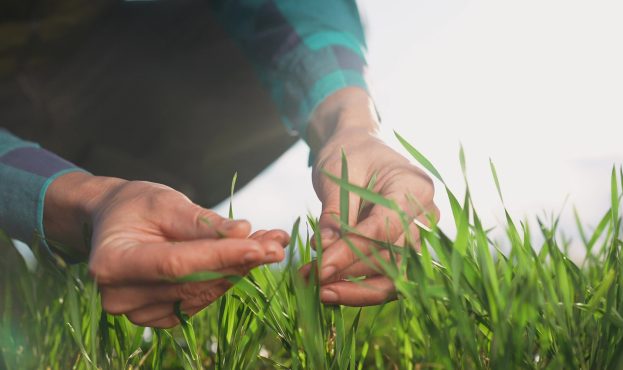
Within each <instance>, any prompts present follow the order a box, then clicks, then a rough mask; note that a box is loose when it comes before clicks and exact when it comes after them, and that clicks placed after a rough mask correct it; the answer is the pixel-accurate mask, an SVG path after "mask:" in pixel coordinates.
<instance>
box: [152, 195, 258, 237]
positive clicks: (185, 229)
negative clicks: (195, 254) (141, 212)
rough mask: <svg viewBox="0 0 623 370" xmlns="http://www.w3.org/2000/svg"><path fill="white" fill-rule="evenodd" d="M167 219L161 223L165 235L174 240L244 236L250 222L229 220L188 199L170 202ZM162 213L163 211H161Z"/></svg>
mask: <svg viewBox="0 0 623 370" xmlns="http://www.w3.org/2000/svg"><path fill="white" fill-rule="evenodd" d="M168 206H169V207H172V208H173V209H172V210H167V213H166V214H168V215H170V216H168V219H166V220H165V222H162V223H161V227H162V231H163V232H164V233H165V234H166V236H169V237H171V238H172V239H175V240H194V239H205V238H246V237H247V236H248V235H249V232H250V231H251V224H249V222H248V221H246V220H230V219H227V218H224V217H222V216H220V215H219V214H217V213H216V212H214V211H212V210H210V209H206V208H202V207H200V206H198V205H196V204H194V203H192V202H190V201H189V200H188V201H186V202H183V201H177V202H172V201H171V202H170V203H169V204H168ZM163 214H164V213H163Z"/></svg>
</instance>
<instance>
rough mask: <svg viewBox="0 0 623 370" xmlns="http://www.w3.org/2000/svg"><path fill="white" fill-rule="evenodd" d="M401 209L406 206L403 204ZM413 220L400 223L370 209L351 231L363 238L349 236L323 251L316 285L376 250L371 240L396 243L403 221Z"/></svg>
mask: <svg viewBox="0 0 623 370" xmlns="http://www.w3.org/2000/svg"><path fill="white" fill-rule="evenodd" d="M401 205H402V206H406V200H404V201H403V202H402V204H401ZM428 207H430V208H432V207H434V204H429V205H428ZM421 213H422V212H420V214H421ZM417 216H419V214H418V215H413V216H410V215H408V218H407V219H406V220H402V219H401V218H400V216H399V214H398V213H397V212H395V211H392V210H390V209H387V208H385V207H381V206H375V207H373V208H372V210H371V211H370V214H369V216H368V217H367V218H365V219H364V220H363V221H361V222H360V223H359V224H357V226H356V227H355V228H356V229H357V231H358V232H359V233H360V234H361V235H363V236H358V235H354V234H349V235H347V236H346V237H345V238H343V240H340V241H338V242H336V243H335V244H333V245H332V246H331V248H327V250H325V251H324V254H323V257H322V267H321V270H320V281H321V282H326V281H328V280H329V279H330V278H331V276H332V275H333V274H335V273H337V272H339V271H341V270H343V269H345V268H347V267H348V266H350V265H352V264H354V263H356V262H357V261H358V260H359V259H360V258H359V255H360V254H363V255H366V256H369V255H371V254H372V250H373V249H378V248H379V247H378V246H377V244H376V243H375V242H373V241H371V239H372V240H377V241H387V242H390V243H394V242H396V240H397V239H398V238H399V237H400V236H401V235H402V234H403V233H404V227H403V221H404V222H409V223H410V222H411V221H412V220H413V219H412V218H411V217H417ZM355 249H356V250H355Z"/></svg>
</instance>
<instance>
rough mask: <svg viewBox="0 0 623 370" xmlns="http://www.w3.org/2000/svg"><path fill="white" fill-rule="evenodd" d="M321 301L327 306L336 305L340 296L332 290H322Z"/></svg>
mask: <svg viewBox="0 0 623 370" xmlns="http://www.w3.org/2000/svg"><path fill="white" fill-rule="evenodd" d="M320 300H321V301H322V303H325V304H335V303H338V301H339V300H340V297H339V295H338V294H337V292H335V291H334V290H332V289H328V288H323V289H320Z"/></svg>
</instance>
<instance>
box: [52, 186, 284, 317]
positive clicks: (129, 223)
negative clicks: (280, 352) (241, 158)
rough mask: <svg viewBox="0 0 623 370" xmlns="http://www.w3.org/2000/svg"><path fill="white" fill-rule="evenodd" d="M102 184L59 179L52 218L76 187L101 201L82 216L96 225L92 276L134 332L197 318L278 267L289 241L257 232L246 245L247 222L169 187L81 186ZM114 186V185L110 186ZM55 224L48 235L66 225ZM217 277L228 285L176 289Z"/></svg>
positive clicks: (105, 301) (107, 304)
mask: <svg viewBox="0 0 623 370" xmlns="http://www.w3.org/2000/svg"><path fill="white" fill-rule="evenodd" d="M97 179H98V178H96V177H93V176H90V175H86V174H70V175H65V176H63V177H62V178H59V180H58V181H59V182H58V183H56V184H54V183H53V186H54V187H55V188H53V189H50V190H51V191H52V192H51V194H50V196H49V198H50V199H49V202H47V200H48V199H46V207H48V205H49V207H48V208H49V211H50V212H53V211H54V209H61V207H57V206H59V205H60V204H67V203H71V202H65V201H61V200H63V199H68V198H70V197H69V196H65V197H64V196H62V189H70V188H71V184H72V182H73V183H74V184H80V186H76V187H77V188H81V189H89V188H90V189H95V188H97V189H99V190H98V191H91V193H92V194H97V195H95V196H92V197H88V196H87V195H88V194H87V193H89V192H88V191H85V192H83V194H82V196H81V197H80V199H89V201H88V202H87V203H86V204H84V205H83V206H82V207H80V208H81V210H82V212H81V213H82V214H84V215H87V216H88V217H86V218H88V219H89V222H91V225H92V230H93V234H92V238H91V251H90V257H89V271H90V273H91V275H92V276H93V278H94V279H95V281H96V282H97V284H98V287H99V290H100V293H101V297H102V306H103V308H104V310H105V311H107V312H109V313H111V314H125V315H126V316H127V317H128V319H129V320H130V321H132V322H133V323H135V324H137V325H142V326H151V327H171V326H175V325H177V324H178V323H179V321H178V319H177V317H176V316H175V314H174V305H175V304H176V303H177V302H180V308H181V310H182V311H183V312H184V313H186V314H188V315H193V314H195V313H196V312H198V311H200V310H201V309H203V308H204V307H206V306H207V305H209V304H210V303H212V302H214V301H215V300H216V299H217V298H218V297H220V296H221V295H222V294H224V293H225V292H226V291H227V290H228V289H229V288H230V287H231V284H230V282H229V281H228V280H227V279H226V277H227V276H231V275H239V276H243V275H245V274H247V273H248V272H249V270H250V269H252V268H253V267H256V266H259V265H261V264H267V263H273V262H277V261H281V260H282V259H283V258H284V251H283V247H284V246H285V245H286V244H287V242H288V238H289V237H288V234H287V233H285V232H284V231H280V230H272V231H260V232H256V233H255V234H254V235H252V236H251V237H249V233H250V229H251V226H250V224H249V223H248V222H247V221H244V220H229V219H226V218H223V217H221V216H219V215H218V214H216V213H215V212H213V211H211V210H208V209H205V208H202V207H200V206H198V205H196V204H194V203H192V202H191V201H190V200H189V199H188V198H187V197H186V196H184V195H183V194H181V193H179V192H177V191H175V190H173V189H171V188H169V187H166V186H164V185H159V184H154V183H149V182H140V181H123V180H118V179H115V180H112V179H111V178H103V179H104V180H103V182H105V183H106V184H107V185H106V186H91V187H89V186H83V185H84V184H86V183H93V182H96V181H97ZM111 183H112V184H111ZM56 216H57V217H52V215H50V216H49V218H50V219H54V220H57V221H56V222H50V223H49V226H50V228H49V231H50V233H52V232H56V234H57V235H68V234H69V233H61V231H62V230H60V228H59V227H55V226H58V225H62V224H63V225H66V224H68V222H65V223H62V222H60V221H58V220H59V219H61V218H62V217H60V215H59V213H56ZM206 271H210V272H217V273H220V274H222V275H223V278H218V279H214V280H209V281H204V282H186V283H176V282H175V280H176V279H178V278H181V277H183V276H186V275H189V274H193V273H197V272H206Z"/></svg>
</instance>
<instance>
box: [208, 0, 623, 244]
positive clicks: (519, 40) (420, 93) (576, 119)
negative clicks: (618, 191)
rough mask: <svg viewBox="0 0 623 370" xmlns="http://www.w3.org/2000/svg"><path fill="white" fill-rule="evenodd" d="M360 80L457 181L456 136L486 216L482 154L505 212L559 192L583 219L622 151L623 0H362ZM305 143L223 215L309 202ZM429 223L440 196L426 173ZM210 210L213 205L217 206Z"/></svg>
mask: <svg viewBox="0 0 623 370" xmlns="http://www.w3.org/2000/svg"><path fill="white" fill-rule="evenodd" d="M360 6H361V11H362V13H363V16H364V19H365V21H366V24H367V34H368V48H369V65H370V80H371V83H372V87H373V94H374V97H375V100H376V102H377V105H378V108H379V111H380V113H381V116H382V118H383V129H384V130H385V131H386V132H385V135H386V137H387V139H388V141H389V142H390V143H391V144H392V145H393V146H394V147H396V148H397V147H398V145H397V142H396V140H395V139H394V138H393V136H392V134H391V131H392V130H396V131H398V132H400V133H401V134H402V135H403V136H404V137H405V138H407V139H408V140H409V141H410V142H411V143H412V144H413V145H415V146H416V147H417V148H418V149H419V150H421V151H422V152H423V153H424V154H425V155H427V156H428V157H429V159H430V160H431V161H432V162H433V163H434V164H435V165H436V166H437V168H438V169H439V170H440V172H441V173H442V174H443V175H444V177H445V178H446V180H447V182H448V183H449V184H450V185H451V187H452V188H453V189H456V191H457V192H458V193H462V191H461V189H463V185H462V178H461V175H460V168H459V161H458V150H459V143H460V142H462V143H463V146H464V148H465V152H466V156H467V161H468V176H469V179H470V182H471V189H472V193H473V195H474V199H475V202H476V206H477V208H478V210H479V212H480V213H481V214H482V216H483V218H484V219H485V222H486V224H487V225H489V226H493V225H496V224H499V221H501V220H502V216H503V214H502V208H501V205H500V202H499V200H498V197H497V193H496V191H495V187H494V185H493V181H492V178H491V175H490V171H489V162H488V161H489V157H491V158H492V159H493V161H494V162H495V164H496V166H497V169H498V174H499V177H500V181H501V184H502V188H503V192H504V196H505V200H506V204H507V206H508V208H509V210H510V212H511V214H512V215H513V216H514V217H516V218H523V217H525V216H529V217H531V218H534V217H533V216H534V215H537V214H539V215H540V214H542V212H543V211H544V210H547V211H555V210H559V209H560V208H561V207H562V205H563V203H564V200H565V197H567V195H568V196H569V202H568V205H567V208H566V211H565V213H564V215H563V222H562V225H563V228H564V229H566V230H568V231H569V233H573V229H574V226H573V225H574V223H573V218H572V212H571V210H572V208H571V207H572V206H573V205H575V206H576V207H577V208H578V210H579V211H580V213H581V214H582V216H583V217H584V218H585V219H586V222H587V223H589V224H595V223H596V221H597V220H598V218H599V217H600V215H601V214H603V213H604V212H605V210H606V209H607V206H608V202H609V183H610V182H609V176H610V170H611V167H612V165H613V164H614V163H616V164H621V163H623V145H622V140H623V42H622V38H623V22H622V21H621V20H622V19H623V2H621V1H620V0H616V1H605V0H591V1H588V0H583V1H575V0H522V1H505V0H435V1H423V0H392V1H391V2H387V1H378V0H376V1H375V0H363V1H360ZM307 153H308V150H307V148H306V146H305V145H304V144H303V143H300V142H299V143H298V144H296V145H295V146H294V147H293V148H292V149H291V150H290V151H288V152H287V153H286V154H284V155H283V156H282V157H281V158H280V159H279V160H278V161H277V162H275V163H274V164H273V165H272V166H271V167H270V168H269V169H267V170H266V171H265V173H264V174H262V175H261V176H260V177H258V178H257V179H255V180H254V181H253V182H252V183H250V184H249V185H248V186H246V187H245V188H244V189H242V190H241V191H240V192H239V193H238V194H237V195H236V196H235V198H234V205H235V211H236V216H237V217H243V218H246V219H249V220H251V221H252V223H253V224H254V226H255V227H256V228H284V229H286V230H288V229H289V228H290V227H291V225H292V222H293V221H294V220H295V218H296V217H298V216H304V215H305V214H307V212H309V211H311V212H312V213H313V214H314V215H318V214H319V211H320V204H319V202H318V200H317V199H316V197H315V194H314V192H313V189H312V186H311V182H310V170H309V169H308V168H307V166H306V164H307ZM437 189H438V192H437V196H436V201H437V203H438V204H439V205H440V208H441V210H442V226H444V227H446V228H450V225H451V223H450V218H449V217H445V219H444V218H443V214H444V213H445V214H446V215H449V214H450V211H449V206H448V204H447V201H446V199H445V197H444V194H443V192H442V191H440V189H441V187H440V186H439V184H437ZM218 210H219V212H221V213H223V214H226V208H225V207H224V206H220V207H219V208H218Z"/></svg>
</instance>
